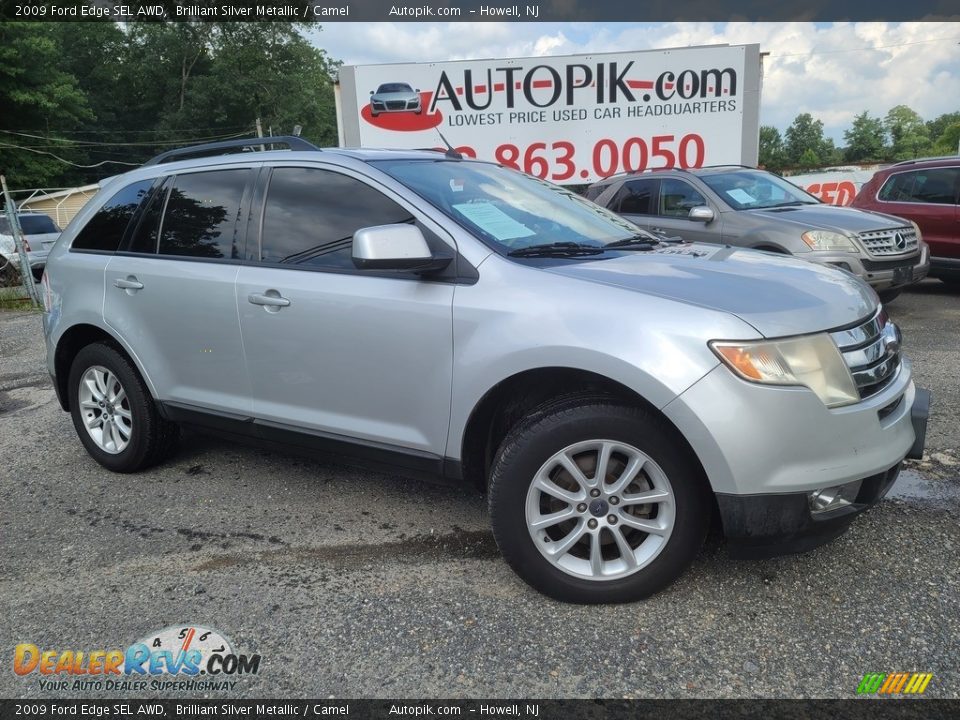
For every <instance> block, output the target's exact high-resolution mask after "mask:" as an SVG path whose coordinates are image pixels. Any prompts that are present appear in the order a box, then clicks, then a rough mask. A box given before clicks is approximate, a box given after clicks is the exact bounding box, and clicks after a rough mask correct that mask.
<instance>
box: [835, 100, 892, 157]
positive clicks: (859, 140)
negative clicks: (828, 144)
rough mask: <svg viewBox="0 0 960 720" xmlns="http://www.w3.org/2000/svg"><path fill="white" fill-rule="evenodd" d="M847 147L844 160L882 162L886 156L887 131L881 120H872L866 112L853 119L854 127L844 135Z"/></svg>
mask: <svg viewBox="0 0 960 720" xmlns="http://www.w3.org/2000/svg"><path fill="white" fill-rule="evenodd" d="M843 139H844V140H846V142H847V147H846V149H845V150H844V152H843V158H844V160H847V161H848V162H858V161H861V160H882V159H884V156H885V154H886V130H884V127H883V122H882V121H881V120H880V118H872V117H870V114H869V113H868V112H867V111H866V110H864V111H863V112H862V113H860V114H859V115H857V116H856V117H855V118H854V119H853V125H851V127H850V129H849V130H847V131H845V132H844V133H843Z"/></svg>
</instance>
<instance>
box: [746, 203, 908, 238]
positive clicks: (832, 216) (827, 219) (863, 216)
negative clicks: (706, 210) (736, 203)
mask: <svg viewBox="0 0 960 720" xmlns="http://www.w3.org/2000/svg"><path fill="white" fill-rule="evenodd" d="M739 212H745V213H749V214H750V215H753V216H754V217H757V218H766V219H768V220H771V221H774V222H785V223H794V224H796V225H797V226H800V225H802V226H803V230H835V231H846V232H853V233H862V232H868V231H870V230H886V229H888V228H895V227H909V225H910V223H908V222H907V221H906V220H903V219H902V218H898V217H894V216H893V215H884V214H883V213H878V212H871V211H869V210H860V209H858V208H854V207H841V206H838V205H827V204H826V203H824V204H822V205H799V206H796V207H782V208H768V209H766V210H740V211H739Z"/></svg>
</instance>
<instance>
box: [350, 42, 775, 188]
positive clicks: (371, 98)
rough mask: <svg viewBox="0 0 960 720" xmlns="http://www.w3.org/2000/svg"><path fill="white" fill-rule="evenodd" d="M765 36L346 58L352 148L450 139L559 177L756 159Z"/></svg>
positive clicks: (474, 153)
mask: <svg viewBox="0 0 960 720" xmlns="http://www.w3.org/2000/svg"><path fill="white" fill-rule="evenodd" d="M761 84H762V73H761V57H760V46H759V45H711V46H705V47H688V48H674V49H669V50H645V51H638V52H619V53H601V54H593V55H569V56H561V57H537V58H510V59H503V60H462V61H460V60H458V61H452V62H438V63H408V64H386V65H348V66H345V67H343V68H341V69H340V76H339V81H338V83H337V86H336V102H337V125H338V132H339V142H340V145H341V146H344V147H384V148H444V147H445V145H444V140H443V138H446V140H447V141H448V142H449V143H450V144H451V145H452V146H453V147H455V148H456V149H457V150H458V151H459V152H461V153H463V154H464V155H467V156H470V157H477V158H482V159H487V160H494V161H497V162H500V163H502V164H504V165H509V166H513V167H517V168H519V169H520V170H523V171H524V172H527V173H530V174H531V175H536V176H538V177H542V178H545V179H548V180H550V181H552V182H555V183H560V184H581V183H589V182H593V181H595V180H598V179H600V178H603V177H607V176H609V175H614V174H616V173H618V172H624V171H637V170H644V169H653V168H663V167H681V168H685V167H700V166H703V165H719V164H727V163H732V164H742V165H753V166H755V165H756V164H757V153H758V141H759V123H760V88H761ZM441 135H442V136H443V138H441Z"/></svg>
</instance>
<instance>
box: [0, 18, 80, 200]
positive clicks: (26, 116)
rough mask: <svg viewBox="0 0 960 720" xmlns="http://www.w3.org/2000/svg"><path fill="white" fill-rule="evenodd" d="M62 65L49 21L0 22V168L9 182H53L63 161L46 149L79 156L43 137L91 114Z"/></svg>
mask: <svg viewBox="0 0 960 720" xmlns="http://www.w3.org/2000/svg"><path fill="white" fill-rule="evenodd" d="M63 65H64V63H63V55H62V53H61V52H60V49H59V47H58V45H57V43H56V41H55V37H54V33H53V30H52V29H51V26H50V25H43V24H39V23H0V107H2V108H3V112H2V113H0V131H5V132H0V172H3V173H4V174H5V175H7V178H8V181H9V182H10V184H11V185H12V186H13V187H19V188H27V187H39V186H43V185H50V184H56V182H57V180H58V179H59V178H60V177H61V176H62V175H63V173H64V168H65V165H64V163H62V162H61V161H59V160H57V159H56V158H54V157H53V156H52V155H50V154H48V153H53V154H56V155H59V156H60V157H63V158H65V159H67V160H73V161H77V160H83V159H84V157H83V154H82V153H78V152H77V150H76V148H75V147H73V146H72V145H71V144H70V143H65V142H60V141H43V137H46V136H48V134H49V129H50V128H51V127H54V128H58V129H60V128H64V129H72V128H77V127H80V126H81V124H82V123H83V122H84V121H86V120H91V119H93V113H92V112H91V111H90V108H89V105H88V104H87V99H86V96H85V95H84V93H83V91H82V90H81V89H80V87H79V85H78V83H77V79H76V78H75V77H74V76H73V75H72V74H70V73H69V72H67V71H65V70H64V69H63ZM14 133H19V134H14ZM27 135H36V136H40V138H36V137H34V138H31V137H27ZM13 146H20V147H26V146H29V147H31V148H32V149H31V150H23V149H19V148H18V147H13Z"/></svg>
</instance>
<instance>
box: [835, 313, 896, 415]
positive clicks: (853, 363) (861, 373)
mask: <svg viewBox="0 0 960 720" xmlns="http://www.w3.org/2000/svg"><path fill="white" fill-rule="evenodd" d="M830 336H831V337H832V338H833V341H834V342H835V343H836V344H837V347H838V348H840V353H841V354H842V355H843V360H844V362H846V364H847V367H848V368H850V374H851V375H852V376H853V381H854V383H856V386H857V391H858V392H859V393H860V397H861V398H864V399H865V398H868V397H870V396H871V395H876V394H877V393H878V392H880V391H881V390H883V389H884V388H885V387H886V386H887V385H889V384H890V383H891V382H892V381H893V379H894V378H895V377H896V376H897V373H898V372H899V370H900V331H899V330H898V329H897V326H896V325H894V324H893V323H892V322H890V321H889V320H887V314H886V313H885V312H883V311H880V312H878V313H877V314H876V315H874V316H873V317H871V318H870V319H868V320H866V321H864V322H862V323H860V324H859V325H856V326H854V327H851V328H845V329H843V330H835V331H834V332H832V333H830Z"/></svg>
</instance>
